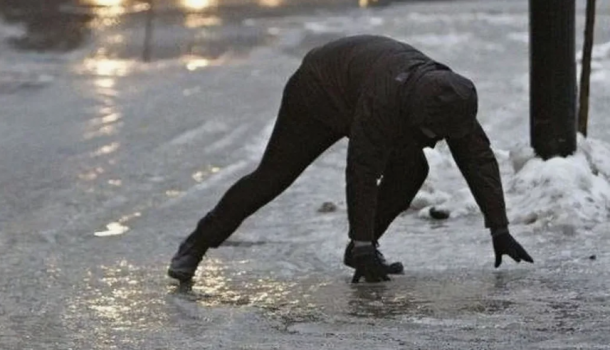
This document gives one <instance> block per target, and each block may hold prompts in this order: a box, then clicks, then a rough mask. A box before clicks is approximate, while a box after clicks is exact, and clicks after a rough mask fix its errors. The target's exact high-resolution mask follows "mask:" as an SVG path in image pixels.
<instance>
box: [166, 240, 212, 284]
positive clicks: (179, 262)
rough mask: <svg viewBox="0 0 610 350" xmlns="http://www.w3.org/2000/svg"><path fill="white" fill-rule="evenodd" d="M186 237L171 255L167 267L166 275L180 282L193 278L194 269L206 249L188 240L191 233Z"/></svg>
mask: <svg viewBox="0 0 610 350" xmlns="http://www.w3.org/2000/svg"><path fill="white" fill-rule="evenodd" d="M195 234H196V233H193V234H191V236H189V237H187V239H186V240H184V242H182V244H180V247H179V248H178V251H177V252H176V254H174V256H173V257H172V261H171V263H170V265H169V269H168V270H167V275H168V276H169V277H171V278H175V279H177V280H178V281H180V283H184V282H188V281H190V280H192V279H193V276H194V275H195V271H196V270H197V266H199V263H200V262H201V260H202V259H203V256H204V255H205V253H206V251H207V247H200V246H198V244H197V242H196V241H195V242H193V240H192V239H191V240H189V239H190V238H192V236H193V235H195Z"/></svg>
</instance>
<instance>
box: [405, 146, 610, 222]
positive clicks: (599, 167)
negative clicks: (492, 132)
mask: <svg viewBox="0 0 610 350" xmlns="http://www.w3.org/2000/svg"><path fill="white" fill-rule="evenodd" d="M495 153H496V156H497V158H498V162H499V163H500V168H501V169H502V182H503V185H504V192H505V195H506V204H507V211H508V217H509V220H510V222H511V224H523V225H530V226H533V228H534V229H553V228H560V229H562V230H564V231H565V230H566V229H568V230H574V229H576V228H584V229H587V228H590V227H592V226H593V225H595V224H597V223H601V222H604V221H606V220H607V217H608V214H609V212H610V182H609V179H610V144H608V143H606V142H603V141H600V140H596V139H589V138H584V137H581V136H580V135H579V138H578V147H577V151H576V152H575V153H574V154H573V155H572V156H569V157H566V158H562V157H556V158H552V159H549V160H547V161H543V160H542V159H540V158H538V157H536V156H535V154H534V151H533V149H532V148H531V147H529V146H526V145H516V146H515V147H514V149H512V150H510V151H508V152H505V151H504V152H503V151H497V150H496V152H495ZM426 157H427V158H428V161H429V163H430V177H429V179H428V180H427V181H426V184H424V187H423V188H422V190H421V191H420V193H419V194H418V196H417V197H416V199H415V200H414V202H413V207H415V208H420V212H419V216H420V217H424V218H428V217H429V212H430V208H431V207H436V208H437V209H441V210H446V211H449V212H450V215H451V217H453V218H455V217H461V216H466V215H477V214H479V213H480V211H479V208H478V206H477V204H476V202H475V201H474V198H473V196H472V195H471V193H470V191H469V189H468V188H467V186H466V183H465V182H464V183H463V185H464V186H463V188H458V189H455V188H454V189H449V190H446V189H443V188H442V186H443V185H444V182H445V180H443V179H444V178H445V177H447V176H460V175H459V170H458V169H457V167H456V166H455V162H453V161H452V159H451V155H450V153H449V152H448V150H447V148H446V147H443V145H441V147H439V149H438V150H436V149H434V150H430V149H426ZM453 183H454V184H455V181H453ZM445 185H446V184H445Z"/></svg>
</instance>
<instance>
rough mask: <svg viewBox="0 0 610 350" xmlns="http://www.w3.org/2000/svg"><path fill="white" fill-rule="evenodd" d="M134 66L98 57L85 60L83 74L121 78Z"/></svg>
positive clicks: (126, 62)
mask: <svg viewBox="0 0 610 350" xmlns="http://www.w3.org/2000/svg"><path fill="white" fill-rule="evenodd" d="M134 64H135V63H134V62H132V61H127V60H118V59H110V58H106V57H99V58H88V59H86V60H85V61H84V62H83V68H84V71H85V72H87V73H92V74H95V75H99V76H107V77H112V76H118V77H123V76H126V75H127V74H129V73H130V72H131V70H132V67H133V66H134Z"/></svg>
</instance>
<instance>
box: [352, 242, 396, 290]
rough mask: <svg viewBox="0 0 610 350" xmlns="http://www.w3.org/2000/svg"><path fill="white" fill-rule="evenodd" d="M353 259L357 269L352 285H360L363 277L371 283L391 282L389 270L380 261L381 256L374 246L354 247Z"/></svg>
mask: <svg viewBox="0 0 610 350" xmlns="http://www.w3.org/2000/svg"><path fill="white" fill-rule="evenodd" d="M352 257H353V261H354V265H355V268H356V271H355V272H354V277H353V278H352V283H358V282H359V281H360V279H361V278H362V277H364V280H365V281H366V282H369V283H376V282H382V281H389V280H390V277H388V273H387V269H386V267H385V266H384V265H383V262H382V261H381V260H380V259H379V254H377V249H376V248H375V246H374V245H373V244H371V245H366V246H355V247H353V248H352Z"/></svg>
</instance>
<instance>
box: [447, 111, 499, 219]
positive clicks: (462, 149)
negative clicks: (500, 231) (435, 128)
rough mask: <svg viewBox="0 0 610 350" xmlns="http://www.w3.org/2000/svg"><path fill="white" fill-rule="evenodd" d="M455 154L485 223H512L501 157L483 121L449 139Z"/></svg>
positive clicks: (452, 152)
mask: <svg viewBox="0 0 610 350" xmlns="http://www.w3.org/2000/svg"><path fill="white" fill-rule="evenodd" d="M447 144H448V145H449V149H450V150H451V155H452V156H453V159H455V162H456V164H457V166H458V168H460V171H461V172H462V175H463V176H464V178H465V179H466V182H467V183H468V187H469V188H470V191H471V192H472V195H473V196H474V199H475V201H476V202H477V204H478V205H479V208H480V209H481V212H482V213H483V216H484V218H485V227H488V228H492V229H493V228H502V227H506V226H508V218H507V217H506V205H505V202H504V191H503V188H502V181H501V178H500V170H499V167H498V161H497V160H496V157H495V155H494V153H493V151H492V150H491V146H490V143H489V139H488V138H487V135H486V134H485V131H483V128H482V127H481V124H479V122H476V125H475V128H474V130H473V131H472V132H471V133H470V134H469V135H467V136H465V137H463V138H459V139H447Z"/></svg>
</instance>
